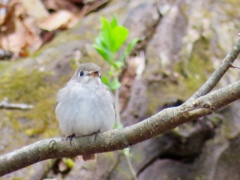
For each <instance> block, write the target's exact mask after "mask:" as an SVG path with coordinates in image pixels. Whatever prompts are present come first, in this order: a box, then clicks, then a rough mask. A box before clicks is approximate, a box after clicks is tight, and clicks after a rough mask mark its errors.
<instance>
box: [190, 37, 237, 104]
mask: <svg viewBox="0 0 240 180" xmlns="http://www.w3.org/2000/svg"><path fill="white" fill-rule="evenodd" d="M239 53H240V40H238V42H237V43H236V45H235V46H233V48H232V50H231V51H230V53H228V55H227V56H226V57H225V58H224V60H223V62H222V64H221V66H220V67H219V68H218V69H216V71H215V72H214V73H213V74H212V75H211V76H210V78H209V79H208V80H207V81H206V82H205V83H204V84H203V85H202V87H201V88H199V89H198V90H197V91H196V92H195V93H194V94H193V95H192V96H191V97H190V98H189V99H188V101H190V100H193V99H196V98H198V97H201V96H203V95H205V94H207V93H209V92H210V91H211V90H212V89H213V88H214V87H215V86H216V84H217V83H218V82H219V80H220V79H221V78H222V77H223V75H224V74H225V73H226V72H227V70H228V69H229V68H230V67H232V63H233V62H234V61H235V59H236V58H237V56H238V54H239Z"/></svg>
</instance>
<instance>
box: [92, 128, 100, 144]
mask: <svg viewBox="0 0 240 180" xmlns="http://www.w3.org/2000/svg"><path fill="white" fill-rule="evenodd" d="M99 133H100V130H98V131H97V132H94V133H92V134H91V135H94V142H95V141H96V139H97V136H98V135H99Z"/></svg>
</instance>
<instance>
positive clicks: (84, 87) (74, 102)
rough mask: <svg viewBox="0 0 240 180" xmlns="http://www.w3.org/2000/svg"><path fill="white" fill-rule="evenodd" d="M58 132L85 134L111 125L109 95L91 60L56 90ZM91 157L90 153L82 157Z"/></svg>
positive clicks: (98, 69) (97, 69) (99, 73)
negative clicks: (59, 130)
mask: <svg viewBox="0 0 240 180" xmlns="http://www.w3.org/2000/svg"><path fill="white" fill-rule="evenodd" d="M55 113H56V117H57V120H58V122H59V126H60V129H61V130H62V134H63V135H64V136H66V137H67V139H68V138H70V143H71V140H72V138H73V137H75V136H76V137H78V136H88V135H93V134H96V133H101V132H105V131H109V130H111V129H113V126H114V123H115V109H114V100H113V95H112V93H111V92H110V90H109V88H108V87H107V86H106V85H105V84H103V83H102V81H101V68H100V67H99V66H98V65H96V64H94V63H84V64H81V65H80V66H79V67H78V69H77V70H76V72H75V74H74V75H73V77H72V78H71V79H70V80H69V82H67V84H66V85H65V86H64V87H63V88H62V89H60V90H59V92H58V93H57V105H56V109H55ZM90 159H95V155H94V154H90V155H83V160H85V161H86V160H90Z"/></svg>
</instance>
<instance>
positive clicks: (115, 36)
mask: <svg viewBox="0 0 240 180" xmlns="http://www.w3.org/2000/svg"><path fill="white" fill-rule="evenodd" d="M127 37H128V30H127V28H125V27H123V26H117V27H115V28H114V29H112V31H111V43H112V44H111V51H112V52H114V53H115V52H117V51H118V50H119V48H120V47H121V46H122V45H123V43H124V42H125V41H126V40H127Z"/></svg>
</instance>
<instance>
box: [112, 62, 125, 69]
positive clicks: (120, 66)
mask: <svg viewBox="0 0 240 180" xmlns="http://www.w3.org/2000/svg"><path fill="white" fill-rule="evenodd" d="M113 66H114V68H115V69H121V68H122V67H123V66H124V62H123V61H115V62H114V64H113Z"/></svg>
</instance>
